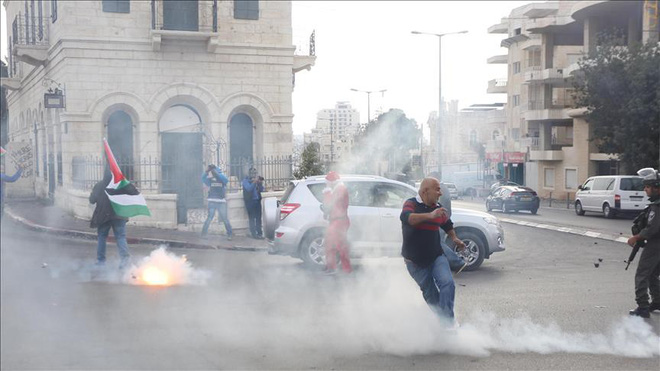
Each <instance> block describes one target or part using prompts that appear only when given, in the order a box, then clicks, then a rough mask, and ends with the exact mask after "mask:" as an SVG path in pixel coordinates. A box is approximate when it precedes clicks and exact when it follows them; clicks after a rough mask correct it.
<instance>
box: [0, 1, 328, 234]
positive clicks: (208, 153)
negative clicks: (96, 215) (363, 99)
mask: <svg viewBox="0 0 660 371" xmlns="http://www.w3.org/2000/svg"><path fill="white" fill-rule="evenodd" d="M3 5H4V6H5V8H6V13H7V20H8V22H7V25H6V29H5V30H3V31H4V32H6V33H7V35H8V36H9V37H8V39H9V48H10V50H9V55H10V65H9V73H10V78H8V79H3V81H2V84H3V86H6V87H7V88H9V89H10V93H9V95H8V104H9V136H10V144H9V147H10V149H11V146H12V143H17V142H18V143H20V142H22V143H30V144H31V145H32V148H33V152H34V156H33V157H34V164H33V166H34V175H35V178H34V195H36V196H37V197H43V198H46V197H48V198H51V199H52V200H53V201H54V202H55V204H57V205H60V206H62V207H64V208H66V209H67V210H69V211H71V212H72V213H74V214H75V215H78V216H82V217H87V216H89V215H90V214H91V210H92V208H91V207H90V206H89V205H88V203H87V195H88V192H89V187H90V186H91V184H93V182H94V181H95V180H97V178H98V177H99V176H100V172H101V167H102V166H103V164H102V161H103V157H102V156H103V154H102V145H101V144H102V139H103V138H104V137H105V138H107V139H108V141H109V143H110V146H111V147H112V149H113V152H114V154H115V156H116V157H117V158H118V160H119V162H120V165H121V166H122V169H123V171H124V173H126V175H128V176H129V178H130V179H131V180H133V181H134V182H135V183H136V184H137V185H138V187H139V188H140V190H141V191H142V193H143V194H145V197H146V199H147V202H148V204H149V206H150V208H151V209H152V214H153V217H151V218H144V219H143V218H136V219H135V221H134V223H137V224H142V225H154V226H159V227H164V228H176V227H179V228H181V227H182V226H186V225H190V224H194V223H195V222H196V219H197V217H196V216H195V215H196V214H195V213H197V214H199V213H202V212H203V202H204V200H203V193H202V185H201V183H200V181H199V178H200V175H201V173H202V170H203V169H204V167H205V166H206V164H208V163H216V164H218V165H219V166H220V167H221V168H222V170H223V171H224V172H226V173H228V174H229V175H231V179H232V185H233V186H232V190H234V191H237V190H238V188H237V186H236V185H237V184H238V181H240V178H241V176H242V175H243V174H244V172H245V171H246V170H247V169H244V168H246V167H248V166H255V167H257V170H258V171H259V172H260V173H262V174H264V175H265V176H266V178H267V179H268V178H269V175H270V174H268V169H267V168H266V166H265V165H264V167H263V168H260V164H262V163H263V162H260V161H261V159H263V158H272V157H273V156H279V157H276V158H282V157H286V156H290V155H291V153H292V135H293V134H292V128H291V124H292V119H293V113H292V103H291V99H292V98H291V94H292V90H293V82H294V74H295V73H296V72H298V71H301V70H304V69H307V70H309V69H310V68H311V66H312V65H313V64H314V60H315V57H314V56H313V55H304V56H299V55H294V51H295V49H296V48H295V46H294V45H292V31H291V2H290V1H257V0H235V1H228V0H208V1H203V0H188V1H173V0H151V1H146V0H145V1H136V0H90V1H65V0H57V1H56V0H16V1H7V0H5V1H4V2H3ZM310 50H312V47H311V46H310ZM310 54H313V53H310ZM45 94H50V95H48V96H47V97H46V98H45ZM59 100H61V102H58V101H59ZM97 159H101V163H100V164H99V163H98V161H97ZM237 163H240V164H241V165H240V166H231V165H232V164H237ZM290 169H291V167H290V161H289V165H288V169H287V168H286V166H285V168H284V170H283V171H279V173H278V174H279V175H278V176H279V177H281V178H282V179H285V178H289V177H290ZM90 174H92V175H90ZM271 177H272V176H271ZM267 181H268V180H267ZM267 184H268V183H267ZM230 198H236V202H235V203H234V202H233V201H231V200H230V201H231V202H230V217H231V216H232V215H233V217H234V219H239V220H240V219H241V218H242V214H241V213H242V205H241V204H240V202H239V201H240V199H239V198H238V194H236V197H233V196H230ZM195 210H197V211H195ZM200 210H202V211H200ZM238 224H239V227H241V226H240V224H241V222H238Z"/></svg>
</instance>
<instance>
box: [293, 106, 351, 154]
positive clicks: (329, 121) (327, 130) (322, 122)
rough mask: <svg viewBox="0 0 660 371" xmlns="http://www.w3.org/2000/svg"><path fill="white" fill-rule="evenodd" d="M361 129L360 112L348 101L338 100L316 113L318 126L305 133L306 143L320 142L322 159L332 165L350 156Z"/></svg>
mask: <svg viewBox="0 0 660 371" xmlns="http://www.w3.org/2000/svg"><path fill="white" fill-rule="evenodd" d="M359 130H360V112H358V111H357V110H356V109H355V108H353V107H352V106H351V104H350V103H348V102H337V103H336V104H335V107H334V108H327V109H323V110H321V111H319V112H318V113H317V114H316V127H315V128H314V129H312V130H311V132H310V133H305V134H304V143H305V145H307V144H309V143H312V142H316V143H318V144H319V155H320V157H321V160H322V161H323V162H325V163H327V164H329V165H330V166H332V164H334V163H338V162H341V161H342V160H345V159H347V158H348V156H350V154H351V149H352V147H353V140H354V137H355V134H357V133H358V131H359Z"/></svg>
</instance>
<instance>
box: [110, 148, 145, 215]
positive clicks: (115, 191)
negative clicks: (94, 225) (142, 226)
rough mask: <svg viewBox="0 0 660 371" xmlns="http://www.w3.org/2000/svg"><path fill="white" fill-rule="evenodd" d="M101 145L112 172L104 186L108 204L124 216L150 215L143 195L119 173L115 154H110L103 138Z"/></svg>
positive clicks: (116, 212)
mask: <svg viewBox="0 0 660 371" xmlns="http://www.w3.org/2000/svg"><path fill="white" fill-rule="evenodd" d="M103 145H104V147H105V155H106V157H107V158H108V165H110V172H111V173H112V179H110V183H108V185H107V186H106V188H105V193H106V194H107V195H108V198H109V199H110V204H111V205H112V209H113V210H114V211H115V214H117V215H119V216H122V217H124V218H130V217H133V216H137V215H146V216H151V213H150V212H149V208H148V207H147V202H146V201H145V200H144V196H142V195H141V194H140V192H139V191H138V190H137V188H135V186H134V185H133V184H131V182H129V181H128V180H126V178H125V177H124V174H122V173H121V170H120V169H119V165H117V160H115V155H113V154H112V150H111V149H110V146H109V145H108V141H107V140H105V138H103Z"/></svg>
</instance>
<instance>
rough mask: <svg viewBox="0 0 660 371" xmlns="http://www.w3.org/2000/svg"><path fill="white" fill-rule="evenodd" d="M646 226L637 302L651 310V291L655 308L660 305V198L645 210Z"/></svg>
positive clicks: (640, 260) (652, 201)
mask: <svg viewBox="0 0 660 371" xmlns="http://www.w3.org/2000/svg"><path fill="white" fill-rule="evenodd" d="M644 213H646V216H645V217H644V221H645V223H644V224H645V225H644V227H643V228H642V230H641V231H640V232H639V236H640V237H642V238H643V239H644V240H646V246H645V247H644V248H642V249H641V250H642V256H641V257H640V259H639V264H638V265H637V271H636V272H635V301H636V302H637V305H638V306H639V308H642V309H647V310H648V308H649V291H650V293H651V300H652V301H653V304H654V305H653V306H654V307H655V306H657V305H660V279H659V278H658V276H660V197H658V198H656V199H652V200H651V203H650V205H649V206H648V207H647V208H646V209H645V210H644Z"/></svg>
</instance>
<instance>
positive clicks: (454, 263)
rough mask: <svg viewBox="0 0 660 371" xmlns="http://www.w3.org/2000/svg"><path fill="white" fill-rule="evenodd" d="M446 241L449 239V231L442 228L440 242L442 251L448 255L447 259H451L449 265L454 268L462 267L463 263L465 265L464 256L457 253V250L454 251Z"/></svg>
mask: <svg viewBox="0 0 660 371" xmlns="http://www.w3.org/2000/svg"><path fill="white" fill-rule="evenodd" d="M445 241H447V233H445V231H443V230H442V229H440V242H441V244H442V252H443V253H444V254H445V256H446V257H447V261H449V267H450V268H451V269H452V270H459V269H461V268H462V267H463V265H465V261H464V260H463V258H461V257H460V256H458V254H456V252H454V250H452V248H451V247H449V246H448V245H447V243H446V242H445Z"/></svg>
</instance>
